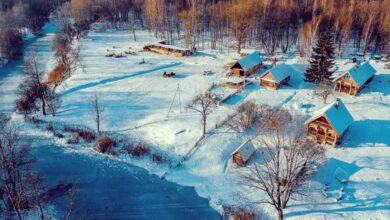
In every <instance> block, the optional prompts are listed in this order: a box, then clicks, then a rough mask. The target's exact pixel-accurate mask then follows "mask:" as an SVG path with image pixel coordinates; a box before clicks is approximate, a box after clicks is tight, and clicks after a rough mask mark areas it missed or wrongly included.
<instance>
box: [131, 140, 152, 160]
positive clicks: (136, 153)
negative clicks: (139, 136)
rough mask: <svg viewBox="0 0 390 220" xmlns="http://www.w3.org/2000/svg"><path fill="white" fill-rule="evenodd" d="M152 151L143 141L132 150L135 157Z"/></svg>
mask: <svg viewBox="0 0 390 220" xmlns="http://www.w3.org/2000/svg"><path fill="white" fill-rule="evenodd" d="M149 152H150V148H149V147H148V146H146V145H145V144H143V143H140V144H138V145H137V146H136V147H135V148H134V149H133V151H132V152H131V155H133V156H135V157H140V156H142V155H146V154H148V153H149Z"/></svg>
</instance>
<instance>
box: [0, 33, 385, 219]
mask: <svg viewBox="0 0 390 220" xmlns="http://www.w3.org/2000/svg"><path fill="white" fill-rule="evenodd" d="M46 38H50V35H48V36H47V37H45V38H42V40H41V41H40V42H41V43H40V44H35V45H34V48H36V52H37V53H38V54H39V56H42V59H41V61H42V62H46V63H45V65H46V66H48V67H49V69H50V68H51V67H52V62H53V57H52V54H51V53H50V52H47V51H45V49H48V46H45V45H44V44H46V41H45V39H46ZM137 39H138V41H136V42H135V41H133V37H132V34H130V33H128V32H122V31H107V32H104V33H97V32H91V33H89V34H88V36H87V37H86V38H85V39H81V40H80V42H79V44H80V46H81V50H80V58H81V61H80V62H81V63H80V68H79V69H78V70H77V71H76V73H75V74H73V75H72V76H71V77H70V78H69V79H67V80H66V81H65V82H63V83H62V84H61V85H60V86H59V87H58V90H57V91H58V92H59V94H60V96H61V99H62V105H61V108H60V109H59V111H58V113H57V116H56V117H47V118H45V120H49V121H52V122H55V123H64V124H70V125H81V126H87V127H90V128H91V129H94V127H95V122H94V117H93V112H92V110H91V107H90V102H91V97H92V96H93V95H94V94H96V93H98V94H99V95H100V99H101V100H100V101H101V103H102V104H101V105H102V107H103V108H104V111H103V114H102V130H103V131H104V132H109V133H112V134H118V135H119V134H121V135H127V136H129V137H134V138H139V139H143V140H147V141H148V142H149V143H151V144H152V145H153V146H156V148H158V150H161V151H162V152H164V153H166V154H167V155H169V156H170V157H171V159H172V161H178V160H180V159H181V158H182V157H183V156H184V155H187V154H188V153H189V152H191V153H190V154H188V155H187V158H186V159H187V160H186V161H184V162H183V164H182V165H181V166H180V167H174V168H169V167H168V166H166V165H161V166H159V165H156V164H155V163H153V162H152V161H150V160H149V159H148V158H143V159H136V158H133V157H129V156H126V155H123V154H121V155H119V157H111V156H107V158H105V159H104V160H105V162H106V163H112V164H114V165H115V166H116V165H118V164H119V163H118V161H121V162H124V163H129V164H132V165H136V166H139V167H142V168H145V169H147V170H148V171H149V172H150V173H153V174H157V175H158V176H162V175H164V177H165V178H166V179H167V180H168V181H172V182H175V183H177V184H179V185H182V186H193V187H195V190H196V192H197V193H198V194H199V195H200V196H201V197H204V198H206V199H208V200H209V203H210V205H211V206H212V207H213V208H215V209H216V210H218V211H219V212H220V213H221V212H222V205H224V204H228V205H241V206H250V207H252V208H254V209H255V210H257V211H258V213H262V214H261V215H262V219H274V217H275V212H274V210H273V207H271V206H269V205H265V204H260V205H254V204H255V202H256V201H258V200H259V198H261V197H264V196H265V195H263V194H262V193H259V192H257V191H253V190H252V189H248V188H246V187H243V186H242V184H241V183H240V182H239V181H237V177H238V176H239V174H240V173H241V169H243V168H236V167H234V166H233V165H232V164H231V153H232V152H233V151H234V150H235V149H236V148H237V147H238V146H239V145H240V144H241V143H242V142H243V141H245V140H246V138H248V134H246V133H243V134H242V133H236V132H234V131H232V130H229V129H228V128H226V127H218V128H216V127H217V125H218V124H219V123H221V122H222V121H223V120H225V119H226V117H227V116H228V115H229V114H231V113H232V112H233V111H234V110H235V109H236V107H238V106H239V105H240V104H241V103H244V102H245V101H253V102H255V103H259V104H269V105H271V106H282V107H284V108H286V109H287V110H289V111H290V112H293V113H297V114H303V115H305V116H306V117H307V118H308V117H309V116H310V115H311V114H312V113H313V112H314V111H316V110H317V109H319V108H321V107H323V106H324V104H323V102H322V99H321V97H320V96H318V95H316V94H315V91H314V86H313V85H312V84H309V83H305V82H304V81H303V72H304V69H305V65H306V61H305V60H302V59H301V58H299V57H298V56H291V57H288V58H286V59H284V60H282V61H281V62H285V63H286V64H288V65H290V67H291V68H292V69H293V70H294V73H293V75H292V77H291V80H290V86H282V87H281V88H280V89H278V90H276V91H273V90H267V89H265V88H263V87H262V86H260V85H259V79H258V77H259V75H256V76H252V77H249V78H248V80H250V81H252V82H253V83H252V84H250V85H248V86H247V87H246V88H245V89H244V90H243V91H242V92H239V93H237V94H234V95H233V96H232V97H231V98H229V99H227V100H226V102H224V103H222V104H221V105H219V106H218V107H217V108H216V109H215V110H214V111H213V112H212V114H211V115H210V117H209V119H208V127H207V129H208V130H209V131H210V133H209V135H208V136H206V138H205V139H204V140H203V141H201V142H200V144H199V145H198V146H197V147H196V149H195V150H193V147H194V144H195V143H196V142H197V140H198V139H199V138H200V137H201V135H202V127H201V123H200V120H201V117H200V114H198V113H196V112H194V111H191V110H189V109H187V108H186V106H187V105H188V104H190V103H191V101H192V99H193V98H194V97H195V96H196V95H199V94H200V93H203V92H205V91H207V90H209V89H210V88H212V87H213V85H218V84H219V83H220V82H222V81H223V80H225V77H226V76H225V74H226V70H225V69H224V66H225V65H226V64H227V63H229V62H231V61H233V60H235V59H239V58H240V57H239V55H238V54H236V53H235V52H233V51H231V50H230V51H229V50H227V49H226V50H222V51H219V50H205V51H203V50H202V51H199V52H198V53H197V54H196V55H194V56H190V57H184V58H176V57H171V56H167V55H159V54H155V53H151V52H140V51H141V50H142V47H143V46H144V45H146V44H149V43H154V42H157V41H158V40H159V39H156V38H154V37H152V35H151V34H150V33H148V32H146V31H145V32H138V33H137ZM108 50H109V51H114V52H115V53H123V55H124V57H121V58H113V57H106V54H107V53H108ZM129 50H130V51H132V52H135V53H136V54H135V55H130V54H125V53H124V52H125V51H129ZM141 61H145V63H144V64H140V62H141ZM344 63H345V60H338V61H337V64H338V66H339V71H341V70H343V69H345V70H346V69H348V68H349V65H348V64H344ZM265 64H267V65H269V66H270V65H271V62H265ZM371 64H372V65H373V66H374V68H375V69H376V70H377V73H376V75H375V78H374V80H373V81H372V82H371V83H370V84H368V86H367V87H366V88H365V89H363V91H362V92H361V93H360V94H359V95H358V96H356V97H353V96H348V95H342V94H337V93H336V94H335V95H333V96H331V98H330V100H329V101H328V102H331V101H334V100H335V99H336V98H340V99H342V100H343V102H344V104H345V105H346V107H347V108H348V110H349V111H350V113H351V115H352V117H353V118H354V122H353V123H352V125H351V127H350V130H349V132H348V133H347V136H346V137H345V138H344V141H343V143H342V144H341V146H339V147H337V148H331V147H327V153H326V155H327V160H326V162H325V163H324V164H323V165H322V166H321V167H319V170H318V173H317V174H316V176H315V177H313V178H312V180H311V183H310V186H311V187H310V188H309V189H308V192H309V193H310V195H311V196H310V197H305V198H304V199H303V200H300V201H292V202H291V203H289V205H288V207H287V209H286V214H285V217H286V219H332V220H333V219H377V220H380V219H388V216H390V190H389V189H390V114H389V113H390V70H388V69H384V64H383V63H381V62H376V61H371ZM1 71H2V73H1V74H2V75H1V76H0V93H1V95H0V98H1V100H0V104H1V107H0V109H1V111H6V112H10V111H11V106H12V105H13V103H14V100H15V93H14V90H15V88H16V87H17V85H18V84H19V82H20V80H21V78H20V76H21V75H20V73H13V72H11V71H14V72H20V69H19V70H18V69H16V70H14V69H12V70H10V69H2V70H1ZM204 71H211V72H212V74H209V75H204V74H203V73H204ZM264 71H265V70H264V69H263V70H262V72H264ZM164 72H168V73H170V72H174V73H176V77H174V78H164V77H163V73H164ZM7 74H9V75H7ZM11 75H12V76H11ZM226 92H227V93H228V92H229V90H227V91H226ZM14 119H15V120H20V117H19V116H16V115H14ZM49 137H50V138H53V139H54V138H55V137H54V136H49ZM62 146H66V144H64V145H62ZM192 150H193V151H192ZM76 152H77V150H76ZM79 153H81V152H79ZM82 153H83V154H85V153H86V154H89V155H92V156H96V153H95V152H94V150H93V149H92V146H88V147H87V148H86V149H83V150H82ZM99 159H100V156H99ZM48 160H49V159H48ZM64 160H66V159H64ZM110 161H111V162H110ZM46 163H48V162H46ZM249 166H250V164H249ZM340 175H341V177H340V178H343V179H346V180H347V181H348V183H347V185H346V186H345V189H344V199H343V200H341V201H336V198H337V196H338V194H339V191H340V188H341V187H342V184H341V183H339V181H337V180H336V177H339V176H340ZM323 184H328V185H329V189H328V198H324V197H323V196H322V195H321V193H322V190H321V189H322V186H323Z"/></svg>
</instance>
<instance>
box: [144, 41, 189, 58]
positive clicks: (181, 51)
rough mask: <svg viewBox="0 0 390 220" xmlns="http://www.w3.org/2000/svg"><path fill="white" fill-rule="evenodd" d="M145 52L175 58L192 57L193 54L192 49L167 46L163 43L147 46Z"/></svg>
mask: <svg viewBox="0 0 390 220" xmlns="http://www.w3.org/2000/svg"><path fill="white" fill-rule="evenodd" d="M143 50H144V51H150V52H154V53H158V54H166V55H170V56H174V57H185V56H191V55H192V54H193V53H192V51H191V50H190V49H185V48H180V47H176V46H172V45H167V44H163V43H162V42H160V43H156V44H149V45H146V46H144V48H143Z"/></svg>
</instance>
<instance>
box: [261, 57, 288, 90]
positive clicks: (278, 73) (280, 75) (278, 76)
mask: <svg viewBox="0 0 390 220" xmlns="http://www.w3.org/2000/svg"><path fill="white" fill-rule="evenodd" d="M291 72H292V69H291V67H290V66H289V65H287V64H284V63H282V64H280V65H278V66H276V67H274V68H272V69H270V70H268V71H267V72H265V73H263V74H262V75H261V76H260V85H262V86H264V87H265V88H268V89H277V88H279V86H281V85H287V84H288V82H289V81H290V78H291Z"/></svg>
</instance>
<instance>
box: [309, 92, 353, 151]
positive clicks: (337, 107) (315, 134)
mask: <svg viewBox="0 0 390 220" xmlns="http://www.w3.org/2000/svg"><path fill="white" fill-rule="evenodd" d="M352 122H353V118H352V116H351V114H350V113H349V111H348V109H347V108H346V107H345V105H344V103H343V102H342V101H341V100H339V99H337V101H335V102H334V103H332V104H330V105H328V106H326V107H324V108H323V109H321V110H319V111H318V112H316V113H315V114H314V115H313V116H312V117H311V118H310V119H309V120H307V121H306V122H305V125H306V127H307V135H308V137H309V138H312V139H314V140H315V141H317V143H319V144H326V145H330V146H336V145H337V144H340V143H341V141H342V139H343V137H344V136H345V134H346V133H347V132H348V129H349V126H350V125H351V124H352Z"/></svg>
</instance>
